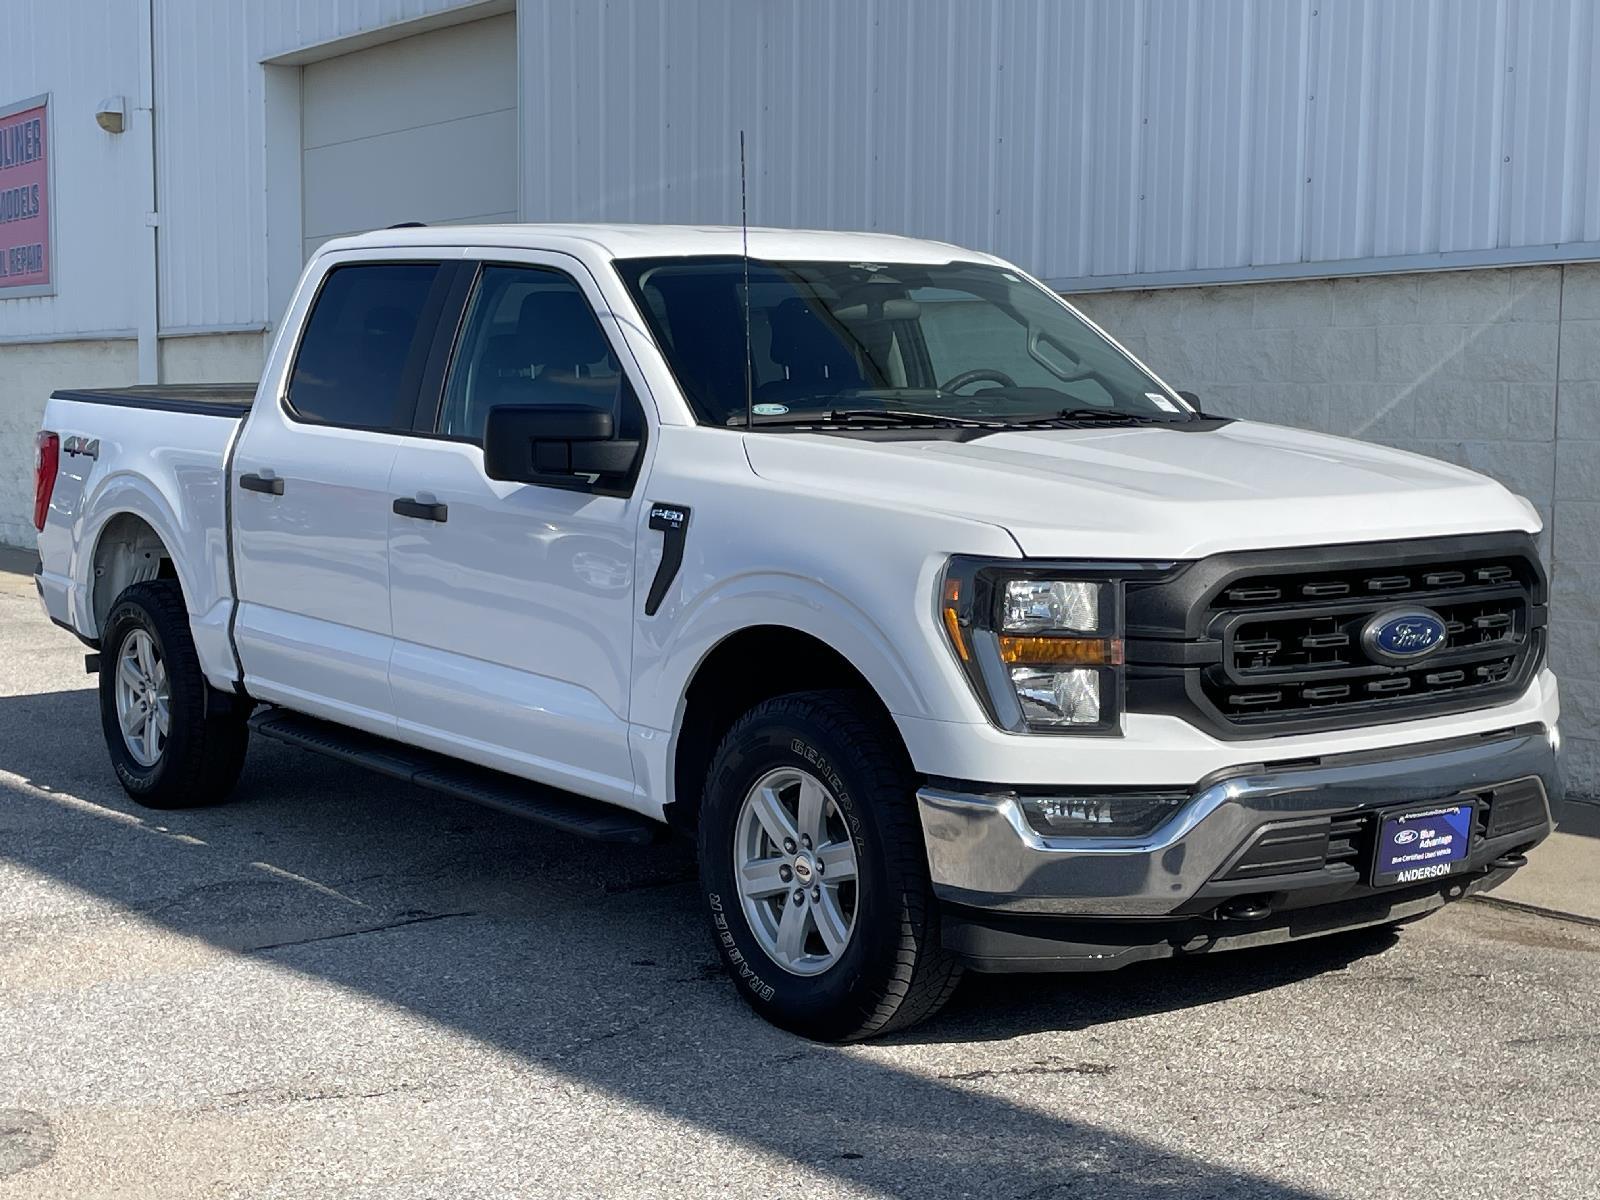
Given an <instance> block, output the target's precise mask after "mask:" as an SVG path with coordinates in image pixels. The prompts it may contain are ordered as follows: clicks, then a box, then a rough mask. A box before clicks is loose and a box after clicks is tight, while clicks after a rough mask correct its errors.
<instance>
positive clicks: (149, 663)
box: [133, 633, 156, 679]
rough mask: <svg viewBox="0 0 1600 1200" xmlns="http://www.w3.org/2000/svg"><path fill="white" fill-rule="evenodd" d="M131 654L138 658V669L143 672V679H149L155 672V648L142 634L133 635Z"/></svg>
mask: <svg viewBox="0 0 1600 1200" xmlns="http://www.w3.org/2000/svg"><path fill="white" fill-rule="evenodd" d="M133 652H134V654H136V655H138V657H139V669H140V670H141V671H143V672H144V677H145V678H146V679H149V678H150V677H151V676H153V675H154V674H155V670H156V648H155V644H154V643H153V642H151V640H150V639H149V637H147V636H146V635H144V634H142V633H136V634H134V635H133Z"/></svg>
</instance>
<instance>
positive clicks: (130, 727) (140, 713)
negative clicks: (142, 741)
mask: <svg viewBox="0 0 1600 1200" xmlns="http://www.w3.org/2000/svg"><path fill="white" fill-rule="evenodd" d="M118 715H119V716H120V718H121V721H122V732H123V733H125V734H127V736H128V737H129V738H130V739H131V738H136V737H140V736H142V735H143V734H144V727H145V725H146V724H148V723H149V719H150V718H149V714H148V713H146V712H145V711H144V710H143V709H141V708H140V707H139V706H138V705H137V704H130V705H128V710H127V711H126V712H124V713H120V714H118Z"/></svg>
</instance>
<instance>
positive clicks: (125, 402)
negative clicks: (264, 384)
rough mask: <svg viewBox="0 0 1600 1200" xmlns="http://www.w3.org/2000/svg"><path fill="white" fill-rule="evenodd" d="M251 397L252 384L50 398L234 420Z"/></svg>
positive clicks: (148, 386) (94, 391) (169, 386)
mask: <svg viewBox="0 0 1600 1200" xmlns="http://www.w3.org/2000/svg"><path fill="white" fill-rule="evenodd" d="M255 395H256V385H255V384H254V383H141V384H135V385H133V386H130V387H120V388H63V389H62V390H61V391H58V392H53V393H52V394H51V398H52V399H55V400H77V401H79V402H80V403H83V404H112V405H116V406H117V407H119V408H152V409H158V410H160V411H162V412H179V413H191V414H194V415H196V416H202V417H229V418H231V419H233V420H235V421H237V420H239V419H240V418H241V417H243V416H244V415H245V414H246V413H247V412H249V411H250V403H251V401H253V400H254V399H255Z"/></svg>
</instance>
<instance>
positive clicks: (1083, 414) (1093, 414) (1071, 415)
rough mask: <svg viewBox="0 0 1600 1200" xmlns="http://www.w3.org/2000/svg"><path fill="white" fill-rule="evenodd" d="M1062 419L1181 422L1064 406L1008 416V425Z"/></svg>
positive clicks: (1148, 415) (1101, 409)
mask: <svg viewBox="0 0 1600 1200" xmlns="http://www.w3.org/2000/svg"><path fill="white" fill-rule="evenodd" d="M1060 421H1111V422H1117V423H1122V422H1129V423H1132V424H1134V425H1176V424H1180V423H1181V422H1177V421H1171V420H1168V419H1167V418H1166V417H1158V416H1155V415H1154V414H1153V413H1136V412H1125V411H1122V410H1120V409H1115V408H1063V409H1061V410H1059V411H1058V412H1053V413H1045V414H1043V415H1042V416H1037V417H1007V418H1006V419H1005V421H1004V422H1003V423H1004V424H1006V425H1053V424H1055V423H1057V422H1060Z"/></svg>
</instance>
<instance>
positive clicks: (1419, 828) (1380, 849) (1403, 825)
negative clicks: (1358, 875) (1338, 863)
mask: <svg viewBox="0 0 1600 1200" xmlns="http://www.w3.org/2000/svg"><path fill="white" fill-rule="evenodd" d="M1476 818H1477V805H1476V804H1475V803H1473V802H1472V801H1471V800H1444V801H1440V802H1438V803H1436V804H1430V805H1427V806H1426V807H1418V806H1417V805H1412V806H1410V807H1409V808H1400V809H1390V810H1389V811H1387V812H1382V813H1379V814H1378V837H1377V843H1378V844H1377V849H1376V851H1375V853H1374V855H1373V863H1372V886H1373V887H1395V886H1398V885H1401V884H1408V883H1424V882H1426V881H1427V880H1429V879H1442V878H1444V877H1445V876H1446V875H1453V874H1455V873H1456V872H1457V871H1459V870H1461V869H1462V868H1463V867H1465V866H1466V862H1467V857H1468V855H1470V854H1471V852H1472V829H1473V825H1474V824H1475V822H1476Z"/></svg>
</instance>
